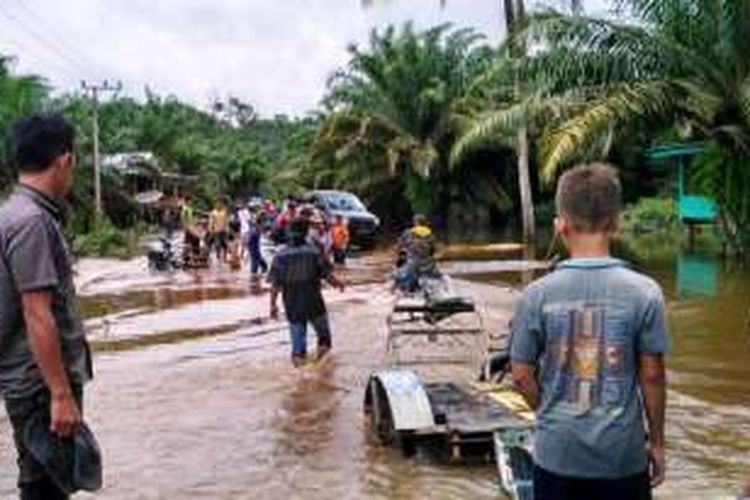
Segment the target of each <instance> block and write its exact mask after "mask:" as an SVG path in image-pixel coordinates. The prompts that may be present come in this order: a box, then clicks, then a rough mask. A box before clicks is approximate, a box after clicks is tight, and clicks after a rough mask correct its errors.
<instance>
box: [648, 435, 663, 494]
mask: <svg viewBox="0 0 750 500" xmlns="http://www.w3.org/2000/svg"><path fill="white" fill-rule="evenodd" d="M648 462H649V464H648V473H649V477H650V478H651V487H652V488H656V487H657V486H659V485H660V484H661V483H663V482H664V477H665V474H666V470H667V462H666V459H665V458H664V448H663V447H662V446H653V445H649V447H648Z"/></svg>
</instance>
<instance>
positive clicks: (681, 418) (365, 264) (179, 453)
mask: <svg viewBox="0 0 750 500" xmlns="http://www.w3.org/2000/svg"><path fill="white" fill-rule="evenodd" d="M450 265H451V266H452V268H453V271H454V272H456V273H458V274H461V275H462V276H464V277H468V278H470V279H472V280H474V283H473V284H463V285H461V286H463V287H464V288H465V289H466V290H467V291H468V292H469V293H471V294H472V295H473V296H474V297H475V298H477V300H478V302H479V305H480V307H481V308H482V310H483V311H484V312H485V315H486V316H487V318H486V322H485V323H486V325H488V327H489V328H490V330H491V331H493V332H494V333H503V332H505V330H506V328H507V326H506V325H507V321H508V319H509V316H510V313H511V311H512V308H513V304H514V300H515V298H514V297H515V296H514V294H513V293H511V292H510V291H509V289H508V287H507V283H512V282H513V280H514V279H516V276H517V272H516V271H517V269H516V268H514V267H513V264H511V266H510V267H508V266H507V265H504V264H501V263H497V262H496V263H492V262H489V263H488V262H484V263H482V264H477V263H472V264H468V265H465V266H463V267H462V265H461V263H455V262H454V263H451V264H450ZM503 269H511V270H512V271H513V272H512V273H510V274H508V273H507V272H504V271H503ZM387 272H388V259H387V256H386V255H375V256H368V257H364V258H361V259H356V260H354V261H353V262H352V263H351V265H350V267H349V269H348V270H347V271H346V274H347V278H348V280H349V281H350V282H353V283H354V285H355V286H353V287H352V288H351V289H350V290H349V291H347V293H345V294H339V293H338V292H333V291H327V292H326V294H327V297H328V299H329V301H330V309H331V313H332V322H333V328H334V355H333V357H332V359H331V361H330V362H329V363H326V364H323V365H321V366H319V367H317V368H307V369H304V370H301V371H300V370H293V369H292V368H291V367H290V363H289V360H288V350H289V341H288V336H287V332H286V326H285V325H284V324H283V323H282V322H277V321H272V320H270V319H269V318H268V317H267V304H268V297H267V291H268V290H267V285H266V284H265V283H264V282H262V281H259V280H255V281H253V280H250V279H249V277H248V276H247V274H245V273H230V272H218V271H209V272H200V273H175V274H173V275H150V274H148V272H146V271H145V270H144V267H143V265H142V263H134V264H133V265H132V266H131V267H123V268H122V269H118V271H117V272H116V273H110V274H103V275H102V276H100V277H99V278H98V279H96V280H91V281H90V282H88V283H87V284H86V285H85V286H84V287H82V290H81V294H82V304H81V305H82V310H83V313H84V315H85V317H86V325H87V328H88V329H89V331H90V332H91V338H92V340H93V342H94V345H95V347H96V349H97V354H96V366H97V375H96V380H95V382H94V383H93V384H92V385H91V386H90V388H89V395H88V397H87V414H88V419H89V420H90V421H91V423H92V425H93V426H94V428H95V429H96V430H97V432H98V434H99V436H100V439H101V444H102V446H103V448H104V452H105V457H106V478H105V483H106V487H105V489H104V491H103V492H102V493H101V495H100V496H99V497H98V498H139V499H140V498H145V499H150V498H154V499H156V498H218V499H232V498H237V499H244V498H269V499H279V498H285V499H290V500H291V499H297V498H305V499H307V498H314V499H318V498H320V499H349V498H373V499H381V498H382V499H390V498H441V499H442V498H445V499H451V498H456V499H458V498H462V499H463V498H478V499H482V498H497V497H498V496H499V492H498V487H497V484H496V475H495V472H494V471H493V468H492V466H491V465H488V464H484V465H483V464H478V465H471V466H454V465H447V464H443V463H441V462H440V461H437V460H435V459H433V458H431V457H429V456H421V455H420V456H418V457H416V459H413V460H405V459H403V458H402V457H401V456H400V455H399V454H398V453H397V452H394V451H391V450H388V449H383V448H381V447H379V446H377V445H376V444H375V443H373V442H372V441H371V440H370V437H369V433H368V429H367V425H366V423H365V421H364V418H363V415H362V397H363V388H364V385H365V383H366V381H367V377H368V375H369V374H370V373H371V372H372V371H374V370H376V369H378V368H379V367H380V366H382V361H383V347H384V316H385V314H386V312H387V311H388V309H389V307H390V303H391V300H392V299H391V295H390V291H389V289H388V285H387V284H385V283H383V277H384V276H386V275H387ZM650 272H652V274H654V275H655V276H656V277H657V278H658V279H659V280H660V281H661V282H662V283H663V284H664V286H665V290H667V294H668V300H669V304H670V311H671V319H672V323H673V329H674V338H673V343H674V353H673V355H672V356H671V358H672V361H671V363H670V367H671V371H670V379H671V383H672V387H673V390H672V391H671V392H670V413H669V417H668V420H669V423H668V438H669V446H670V450H669V451H670V469H671V470H670V479H669V481H668V482H667V484H666V485H665V486H664V488H663V489H662V490H661V495H662V496H664V497H668V498H671V497H685V496H686V495H687V496H689V497H692V496H694V495H703V496H708V497H714V496H716V495H717V494H719V493H731V492H733V491H735V490H736V489H737V487H736V485H737V483H738V482H739V481H740V479H741V477H742V475H743V473H744V471H745V469H750V462H748V460H749V459H750V414H749V413H748V411H747V405H748V403H749V402H750V398H749V395H750V391H748V389H749V388H750V372H749V371H748V370H750V368H749V366H750V364H749V363H748V362H747V361H748V351H747V350H746V349H745V348H744V343H743V342H744V341H745V338H744V337H743V333H742V321H743V318H744V316H743V315H742V314H740V309H742V308H744V307H746V302H745V301H746V299H747V297H748V296H749V295H748V292H750V290H748V288H747V287H748V284H749V283H750V280H748V279H747V278H748V276H747V275H746V274H742V273H737V272H728V273H727V272H725V271H723V270H720V271H719V274H718V277H717V283H718V286H717V287H716V294H717V295H716V296H715V297H714V298H710V297H708V298H707V297H704V296H689V295H685V294H684V290H680V291H678V287H677V277H676V276H677V274H676V272H675V268H674V267H673V266H671V265H669V266H666V267H664V266H662V267H654V268H652V269H651V270H650ZM466 273H469V274H468V275H466ZM488 282H489V283H493V284H499V285H502V286H503V288H504V291H500V290H499V289H498V288H495V287H494V286H491V285H490V284H487V283H488ZM4 418H5V417H4V415H1V414H0V470H2V471H3V472H4V473H3V474H1V475H0V497H1V498H6V497H12V496H13V493H14V484H13V483H14V473H5V472H6V471H10V472H14V471H15V468H14V466H13V464H12V460H13V451H12V446H11V443H10V433H9V429H8V428H7V427H8V426H7V422H6V420H4ZM84 497H85V496H84Z"/></svg>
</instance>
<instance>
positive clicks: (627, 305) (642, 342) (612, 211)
mask: <svg viewBox="0 0 750 500" xmlns="http://www.w3.org/2000/svg"><path fill="white" fill-rule="evenodd" d="M620 198H621V188H620V182H619V179H618V176H617V171H616V170H615V169H614V168H612V167H610V166H607V165H602V164H595V165H587V166H580V167H577V168H574V169H572V170H570V171H568V172H566V173H565V174H564V175H563V176H562V177H561V178H560V181H559V183H558V186H557V195H556V208H557V218H556V219H555V231H556V232H557V234H558V235H559V236H560V237H561V238H562V240H563V241H564V243H565V246H566V247H567V249H568V252H569V253H570V259H569V260H566V261H563V262H562V263H560V264H559V265H558V266H557V267H556V269H555V271H554V272H553V273H551V274H549V275H547V276H546V277H544V278H542V279H540V280H537V281H535V282H534V283H532V284H531V285H530V286H529V287H528V288H527V289H526V290H525V291H524V293H523V296H522V297H521V300H520V302H519V304H518V308H517V311H516V316H515V319H514V321H513V332H512V340H511V358H512V370H513V378H514V380H515V382H516V384H517V386H518V387H519V388H520V390H521V391H522V392H523V394H524V396H525V398H526V400H527V401H528V402H529V404H530V405H531V406H532V408H534V409H535V411H536V415H537V430H536V435H535V445H534V446H535V450H534V461H535V469H534V497H535V498H536V499H552V498H554V499H555V500H564V499H568V498H570V499H587V498H591V499H623V500H624V499H627V500H637V499H648V498H651V489H652V488H655V487H656V486H658V485H659V484H661V482H662V481H663V480H664V471H665V459H664V413H665V402H666V379H665V369H664V359H663V356H664V353H666V351H667V325H666V319H665V316H666V314H665V308H664V299H663V297H662V293H661V289H660V288H659V285H658V284H657V283H656V282H654V281H653V280H652V279H650V278H648V277H646V276H644V275H642V274H639V273H637V272H635V271H633V270H631V269H629V268H628V267H627V265H626V264H625V263H624V262H622V261H620V260H617V259H614V258H612V257H610V255H609V244H610V239H611V237H612V235H613V234H614V233H615V231H616V229H617V220H618V216H619V211H620V203H621V202H620ZM644 417H645V420H646V422H647V423H648V440H647V439H646V436H647V434H646V429H645V426H644Z"/></svg>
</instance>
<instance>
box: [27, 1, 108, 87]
mask: <svg viewBox="0 0 750 500" xmlns="http://www.w3.org/2000/svg"><path fill="white" fill-rule="evenodd" d="M17 4H18V5H19V6H20V7H21V9H22V10H23V11H25V12H26V14H27V15H28V17H30V18H31V19H32V21H34V22H36V23H37V24H40V25H42V26H43V29H44V30H45V32H47V33H51V34H53V35H54V37H53V38H54V40H55V41H57V42H58V43H59V45H60V46H61V47H62V48H65V49H67V51H68V52H70V53H72V54H73V55H74V56H75V57H76V60H78V61H80V62H83V63H84V64H85V65H86V67H88V66H94V67H95V68H96V69H97V70H100V71H101V72H102V73H106V71H104V70H105V68H104V67H102V65H101V64H100V63H99V62H98V61H97V60H96V59H95V58H92V57H90V56H89V55H88V54H86V53H85V52H84V51H83V50H79V47H78V45H79V44H75V45H74V44H73V43H72V42H70V41H69V40H67V39H66V36H65V35H64V34H63V33H62V32H61V31H60V30H59V29H58V28H57V27H56V26H55V25H54V24H53V23H50V22H49V21H47V20H46V19H45V18H44V17H43V16H41V15H40V14H39V13H38V12H37V11H35V10H34V9H32V8H31V7H30V6H29V5H28V3H27V2H25V1H24V0H17Z"/></svg>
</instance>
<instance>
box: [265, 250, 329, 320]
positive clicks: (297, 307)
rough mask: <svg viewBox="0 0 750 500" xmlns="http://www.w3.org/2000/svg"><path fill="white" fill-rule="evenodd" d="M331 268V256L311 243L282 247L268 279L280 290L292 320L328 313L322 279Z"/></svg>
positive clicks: (287, 312) (312, 317) (287, 313)
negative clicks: (321, 289)
mask: <svg viewBox="0 0 750 500" xmlns="http://www.w3.org/2000/svg"><path fill="white" fill-rule="evenodd" d="M332 271H333V266H332V264H331V263H330V262H329V261H328V259H326V258H325V256H323V255H322V254H321V253H320V252H319V251H318V249H317V248H315V247H314V246H312V245H310V244H309V243H305V244H302V245H297V246H294V245H290V246H285V247H283V248H282V249H281V250H279V252H278V253H277V254H276V256H275V257H274V259H273V262H272V263H271V270H270V271H269V273H268V280H269V281H270V282H271V284H272V285H273V286H274V287H277V288H279V289H281V293H282V296H283V297H284V309H285V310H286V317H287V319H288V320H289V322H291V323H300V322H303V321H310V320H313V319H316V318H318V317H320V316H321V315H323V314H325V312H326V306H325V303H324V302H323V295H322V294H321V291H320V281H321V280H322V279H325V278H327V277H328V276H330V274H331V272H332Z"/></svg>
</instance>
